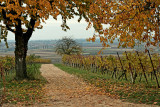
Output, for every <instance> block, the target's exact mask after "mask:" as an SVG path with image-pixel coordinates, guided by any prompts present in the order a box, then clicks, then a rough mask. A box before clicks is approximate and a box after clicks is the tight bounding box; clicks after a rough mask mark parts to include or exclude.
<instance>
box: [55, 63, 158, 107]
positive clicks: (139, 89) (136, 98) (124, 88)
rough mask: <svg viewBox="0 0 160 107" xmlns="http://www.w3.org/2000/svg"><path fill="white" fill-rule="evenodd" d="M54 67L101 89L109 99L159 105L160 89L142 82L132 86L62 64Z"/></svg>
mask: <svg viewBox="0 0 160 107" xmlns="http://www.w3.org/2000/svg"><path fill="white" fill-rule="evenodd" d="M55 66H57V67H58V68H60V69H62V70H63V71H66V72H68V73H69V74H74V75H76V76H78V77H80V78H83V79H84V80H85V81H87V82H89V83H91V84H93V85H95V86H97V87H101V88H103V89H104V90H105V92H106V93H107V95H109V96H111V97H118V98H120V99H122V100H123V101H128V102H133V103H145V104H154V105H160V89H158V88H155V87H147V86H146V84H145V83H144V82H141V83H138V82H136V83H135V84H132V83H130V82H129V81H126V80H115V79H112V78H111V77H110V76H108V75H102V74H100V73H92V72H90V71H85V70H80V69H77V68H71V67H68V66H65V65H62V64H55Z"/></svg>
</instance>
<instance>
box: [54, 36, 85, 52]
mask: <svg viewBox="0 0 160 107" xmlns="http://www.w3.org/2000/svg"><path fill="white" fill-rule="evenodd" d="M55 52H56V53H57V54H59V55H64V54H67V55H73V54H76V55H78V54H81V52H82V48H81V46H80V45H79V44H78V43H77V42H76V41H75V40H73V39H72V38H71V37H63V38H62V39H60V40H58V41H57V42H56V46H55Z"/></svg>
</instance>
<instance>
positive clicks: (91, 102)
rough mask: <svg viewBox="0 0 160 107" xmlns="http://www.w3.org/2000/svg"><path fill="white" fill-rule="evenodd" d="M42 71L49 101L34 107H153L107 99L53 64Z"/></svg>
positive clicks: (43, 66)
mask: <svg viewBox="0 0 160 107" xmlns="http://www.w3.org/2000/svg"><path fill="white" fill-rule="evenodd" d="M40 70H41V72H42V75H43V76H44V77H45V78H46V79H47V80H48V84H47V85H46V86H45V87H44V88H45V90H46V92H47V93H46V96H47V98H48V100H47V102H46V103H44V104H41V105H39V104H38V105H34V107H46V106H47V107H153V106H152V105H145V104H133V103H128V102H122V101H121V100H118V99H112V98H110V97H107V96H106V95H104V94H103V93H102V92H99V91H98V90H99V89H98V88H96V87H93V86H90V85H88V84H86V83H85V82H83V81H82V80H81V79H78V78H77V77H75V76H74V75H70V74H68V73H66V72H64V71H62V70H60V69H59V68H57V67H55V66H54V65H52V64H43V65H42V66H41V69H40Z"/></svg>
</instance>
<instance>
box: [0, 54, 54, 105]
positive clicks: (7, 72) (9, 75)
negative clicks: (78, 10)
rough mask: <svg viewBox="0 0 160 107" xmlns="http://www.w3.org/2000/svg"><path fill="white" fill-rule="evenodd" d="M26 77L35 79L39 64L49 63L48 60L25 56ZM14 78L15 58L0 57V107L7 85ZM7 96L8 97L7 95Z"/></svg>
mask: <svg viewBox="0 0 160 107" xmlns="http://www.w3.org/2000/svg"><path fill="white" fill-rule="evenodd" d="M26 62H27V75H28V76H29V78H30V79H35V77H36V76H37V75H38V76H39V75H40V74H39V68H40V64H41V63H51V60H49V59H42V58H40V57H39V56H35V55H34V54H32V55H30V56H27V58H26ZM14 77H15V58H14V57H12V56H5V57H0V106H1V105H2V104H3V102H4V101H5V100H4V99H5V97H6V94H5V93H6V92H7V90H8V89H7V87H8V84H6V83H7V82H8V80H9V81H11V80H12V79H13V80H14ZM7 96H8V95H7Z"/></svg>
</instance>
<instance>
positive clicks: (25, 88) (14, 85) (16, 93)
mask: <svg viewBox="0 0 160 107" xmlns="http://www.w3.org/2000/svg"><path fill="white" fill-rule="evenodd" d="M40 66H41V65H40V64H32V65H28V66H27V73H28V76H29V80H22V81H20V80H19V81H18V80H14V77H15V71H13V73H10V74H9V75H6V76H5V78H6V80H5V85H6V94H5V95H6V96H5V99H4V101H3V102H4V103H13V104H17V103H18V104H22V105H23V104H25V105H30V104H33V103H34V102H35V101H41V100H42V99H43V97H44V91H43V89H42V88H43V86H44V84H45V83H46V80H45V78H44V77H42V76H41V72H40V70H39V69H40ZM0 86H1V87H0V89H2V90H1V92H3V87H2V86H3V83H2V79H1V78H0Z"/></svg>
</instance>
